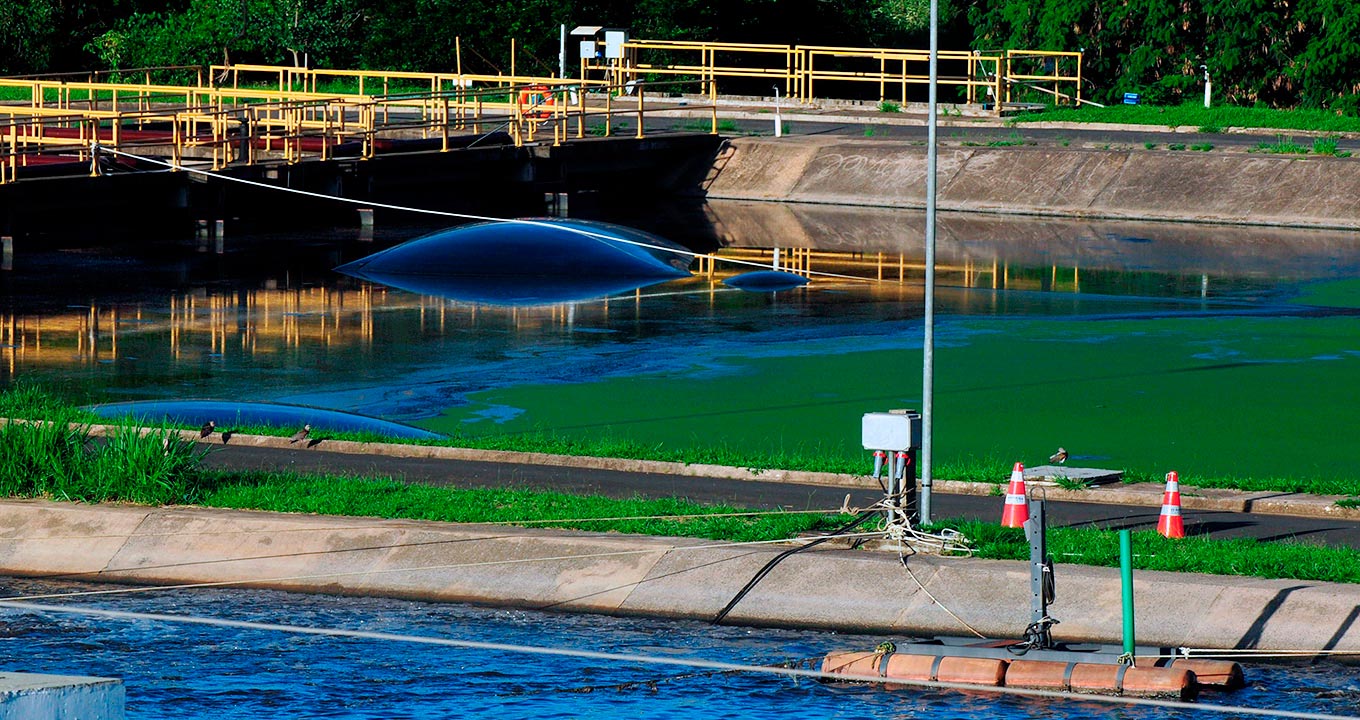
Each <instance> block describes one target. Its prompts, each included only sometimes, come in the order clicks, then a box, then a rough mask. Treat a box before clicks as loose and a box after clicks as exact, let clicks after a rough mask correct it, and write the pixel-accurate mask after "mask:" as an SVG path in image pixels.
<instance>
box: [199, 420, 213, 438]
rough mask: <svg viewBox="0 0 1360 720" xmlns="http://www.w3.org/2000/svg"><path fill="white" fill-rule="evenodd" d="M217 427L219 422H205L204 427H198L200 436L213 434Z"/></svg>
mask: <svg viewBox="0 0 1360 720" xmlns="http://www.w3.org/2000/svg"><path fill="white" fill-rule="evenodd" d="M216 428H217V423H216V422H215V421H213V420H209V421H208V422H205V423H203V427H201V428H199V429H198V436H199V437H200V438H205V437H208V436H209V435H211V434H213V430H214V429H216Z"/></svg>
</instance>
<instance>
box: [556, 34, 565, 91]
mask: <svg viewBox="0 0 1360 720" xmlns="http://www.w3.org/2000/svg"><path fill="white" fill-rule="evenodd" d="M566 76H567V26H566V25H563V26H562V34H561V35H560V36H558V46H557V77H560V78H565V77H566Z"/></svg>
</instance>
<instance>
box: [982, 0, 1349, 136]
mask: <svg viewBox="0 0 1360 720" xmlns="http://www.w3.org/2000/svg"><path fill="white" fill-rule="evenodd" d="M967 16H968V22H969V24H970V26H971V27H972V29H973V32H974V41H975V44H976V45H977V46H979V47H982V46H988V47H1025V48H1037V49H1046V50H1085V52H1086V56H1085V67H1084V75H1085V77H1086V78H1087V79H1089V80H1090V84H1089V86H1088V87H1087V88H1086V93H1087V95H1088V96H1094V97H1095V99H1097V100H1102V99H1103V100H1111V99H1114V98H1117V97H1119V96H1120V95H1121V94H1122V93H1125V92H1138V93H1142V94H1143V95H1145V96H1146V97H1147V98H1149V99H1150V100H1152V101H1153V102H1159V103H1177V102H1181V101H1184V100H1190V99H1194V98H1195V97H1196V96H1198V95H1199V94H1200V93H1202V92H1203V88H1204V80H1203V76H1204V71H1205V70H1206V69H1207V70H1208V71H1209V74H1210V77H1211V79H1212V81H1213V85H1214V88H1215V95H1216V96H1217V97H1219V98H1222V99H1224V100H1226V101H1227V102H1231V103H1235V104H1242V105H1254V104H1260V105H1266V106H1271V107H1294V106H1302V107H1332V108H1334V109H1338V110H1347V111H1349V112H1352V113H1353V112H1354V111H1355V107H1356V104H1357V100H1356V96H1357V92H1360V85H1357V82H1358V81H1360V80H1358V78H1360V73H1357V71H1360V4H1357V3H1355V2H1353V0H1172V2H1167V1H1166V0H969V5H968V10H967Z"/></svg>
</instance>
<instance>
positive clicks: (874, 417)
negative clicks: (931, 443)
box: [861, 410, 921, 451]
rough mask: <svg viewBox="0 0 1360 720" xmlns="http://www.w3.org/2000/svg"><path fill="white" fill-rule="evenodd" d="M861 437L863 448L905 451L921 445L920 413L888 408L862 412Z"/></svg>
mask: <svg viewBox="0 0 1360 720" xmlns="http://www.w3.org/2000/svg"><path fill="white" fill-rule="evenodd" d="M862 431H863V432H862V433H861V434H862V437H863V444H864V449H865V450H891V451H897V450H901V451H907V450H912V449H914V448H919V447H921V413H918V412H916V411H915V410H890V411H888V412H871V413H864V422H863V425H862Z"/></svg>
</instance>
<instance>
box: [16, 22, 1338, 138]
mask: <svg viewBox="0 0 1360 720" xmlns="http://www.w3.org/2000/svg"><path fill="white" fill-rule="evenodd" d="M938 2H939V8H940V18H941V28H942V30H941V47H943V48H946V49H950V48H966V47H973V48H976V49H979V50H997V49H1005V48H1023V49H1044V50H1084V51H1085V65H1084V67H1083V77H1084V78H1085V79H1086V81H1087V85H1086V87H1085V88H1084V94H1085V95H1086V96H1087V97H1092V98H1094V99H1096V100H1110V99H1112V98H1117V97H1119V96H1120V95H1121V94H1122V93H1124V92H1139V93H1143V94H1144V95H1145V96H1146V97H1147V98H1148V99H1149V100H1151V101H1155V102H1164V103H1175V102H1180V101H1182V100H1188V99H1194V98H1195V97H1197V96H1198V95H1199V93H1201V92H1202V91H1203V76H1204V69H1206V68H1207V69H1208V71H1209V73H1210V75H1211V76H1212V78H1213V82H1214V87H1215V93H1216V97H1218V98H1220V99H1223V100H1226V101H1229V102H1233V103H1237V104H1244V105H1252V104H1261V105H1267V106H1276V107H1291V106H1303V107H1323V108H1332V109H1334V110H1338V111H1344V112H1347V113H1351V114H1353V113H1355V112H1356V111H1357V109H1360V3H1357V2H1355V0H1170V1H1168V0H938ZM929 6H930V0H868V1H867V2H862V3H850V2H841V1H840V0H723V1H722V2H717V1H716V0H627V1H625V0H520V2H517V3H505V2H501V1H500V0H382V1H379V0H169V1H168V2H164V1H163V2H152V1H151V0H92V1H89V2H79V1H77V0H0V37H3V38H4V42H2V43H0V74H14V73H27V72H38V71H60V70H83V69H89V68H92V67H102V68H129V67H135V66H149V65H178V64H202V63H210V62H222V61H223V60H224V59H230V60H231V61H233V62H266V63H288V64H294V63H296V64H302V63H304V62H305V63H308V64H310V65H313V66H329V67H368V68H379V67H382V68H392V69H411V70H452V69H454V68H455V67H456V66H457V65H458V56H459V50H460V49H461V56H462V66H463V69H464V70H465V71H469V72H480V73H495V72H504V73H508V72H509V71H510V66H511V53H510V41H511V39H512V38H513V39H514V40H515V41H516V52H515V55H514V57H515V63H516V70H518V71H519V72H521V73H524V72H529V73H535V74H538V73H542V74H547V73H550V72H552V71H554V70H555V69H556V67H557V51H558V33H559V29H558V28H559V25H560V24H567V25H568V26H569V27H571V26H574V25H577V24H582V25H606V26H615V27H624V28H629V29H630V30H631V31H632V34H633V36H634V37H646V38H656V39H709V40H722V41H741V42H761V43H787V44H800V43H801V44H817V45H851V46H859V47H917V48H920V47H924V46H925V44H926V35H925V31H926V25H927V22H928V18H929Z"/></svg>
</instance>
